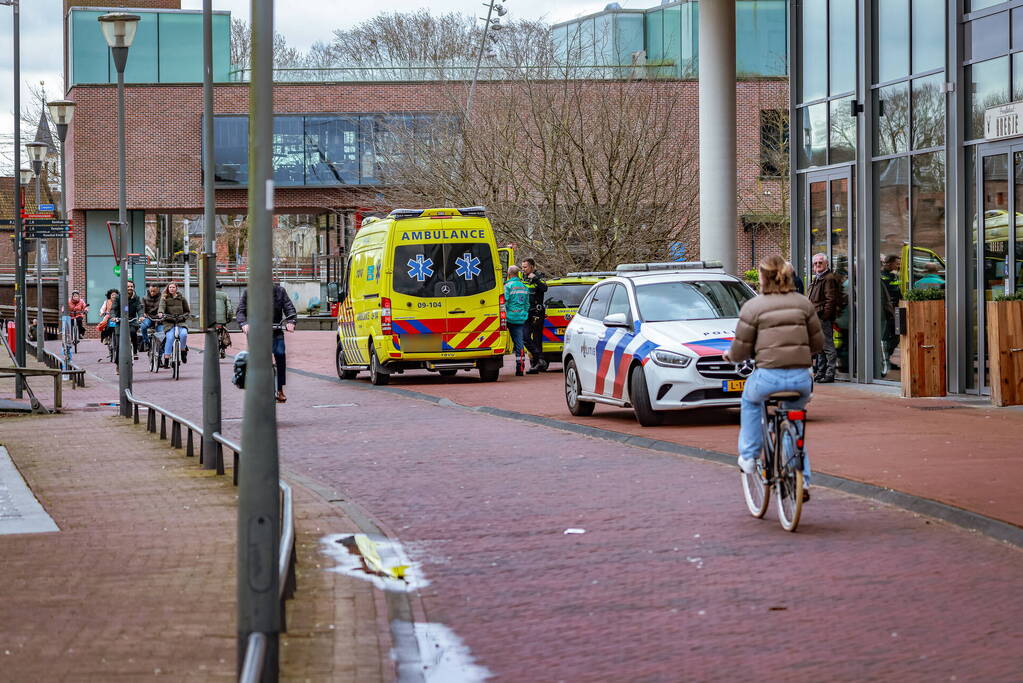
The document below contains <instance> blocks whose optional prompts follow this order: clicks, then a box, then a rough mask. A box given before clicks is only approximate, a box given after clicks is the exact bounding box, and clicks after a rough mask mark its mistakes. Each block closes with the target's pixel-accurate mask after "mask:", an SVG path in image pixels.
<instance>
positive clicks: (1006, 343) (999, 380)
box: [987, 301, 1023, 406]
mask: <svg viewBox="0 0 1023 683" xmlns="http://www.w3.org/2000/svg"><path fill="white" fill-rule="evenodd" d="M987 340H988V341H987V344H988V350H987V357H988V364H989V366H990V376H991V402H992V403H994V404H995V405H996V406H1014V405H1020V404H1023V301H989V302H987Z"/></svg>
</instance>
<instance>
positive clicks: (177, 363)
mask: <svg viewBox="0 0 1023 683" xmlns="http://www.w3.org/2000/svg"><path fill="white" fill-rule="evenodd" d="M164 320H165V321H168V322H172V323H174V327H172V328H170V329H169V330H166V331H165V332H164V334H165V335H167V334H170V335H173V341H172V342H171V353H170V370H171V377H173V378H174V379H178V378H180V377H181V356H182V352H183V350H184V349H183V347H182V346H181V332H180V331H179V330H181V329H182V328H183V327H184V325H182V324H181V323H182V321H184V320H186V318H184V317H171V316H166V317H165V318H164ZM185 329H186V331H187V328H185Z"/></svg>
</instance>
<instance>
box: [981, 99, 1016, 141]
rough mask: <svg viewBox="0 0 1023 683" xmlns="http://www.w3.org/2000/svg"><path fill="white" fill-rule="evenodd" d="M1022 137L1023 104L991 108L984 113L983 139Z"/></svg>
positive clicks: (1014, 103)
mask: <svg viewBox="0 0 1023 683" xmlns="http://www.w3.org/2000/svg"><path fill="white" fill-rule="evenodd" d="M1017 135H1023V102H1012V103H1010V104H1005V105H1002V106H1000V107H991V108H990V109H988V110H986V111H985V112H984V139H985V140H1000V139H1002V138H1012V137H1016V136H1017Z"/></svg>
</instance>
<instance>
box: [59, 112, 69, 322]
mask: <svg viewBox="0 0 1023 683" xmlns="http://www.w3.org/2000/svg"><path fill="white" fill-rule="evenodd" d="M57 137H58V138H60V217H61V218H62V219H64V220H67V197H66V196H65V195H66V194H67V178H66V177H65V175H64V174H65V172H66V169H65V161H66V158H65V156H64V141H65V139H66V138H67V125H66V124H63V125H62V124H57ZM58 244H59V246H58V248H57V253H58V255H59V256H58V258H59V260H60V276H59V279H58V281H57V314H58V317H60V316H63V315H64V313H65V310H64V309H65V307H66V306H67V300H68V293H67V280H68V240H67V239H62V240H60V242H59V243H58Z"/></svg>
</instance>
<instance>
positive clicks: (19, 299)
mask: <svg viewBox="0 0 1023 683" xmlns="http://www.w3.org/2000/svg"><path fill="white" fill-rule="evenodd" d="M11 9H12V10H13V12H14V16H13V32H14V69H13V70H14V196H15V198H17V197H20V196H21V176H20V174H19V171H20V170H21V16H20V15H21V10H20V6H19V1H18V0H12V2H11ZM26 261H27V259H26V257H25V226H24V223H23V222H22V220H21V209H19V210H18V211H15V212H14V263H15V267H14V330H15V332H14V333H15V337H16V338H15V347H14V348H15V350H14V363H15V365H20V366H21V367H24V366H25V357H26V353H25V340H26V339H27V334H26V333H27V332H28V311H26V310H25V265H26ZM24 390H25V378H24V377H21V376H19V377H16V378H15V380H14V393H15V396H16V397H17V398H21V397H22V392H23V391H24Z"/></svg>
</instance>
